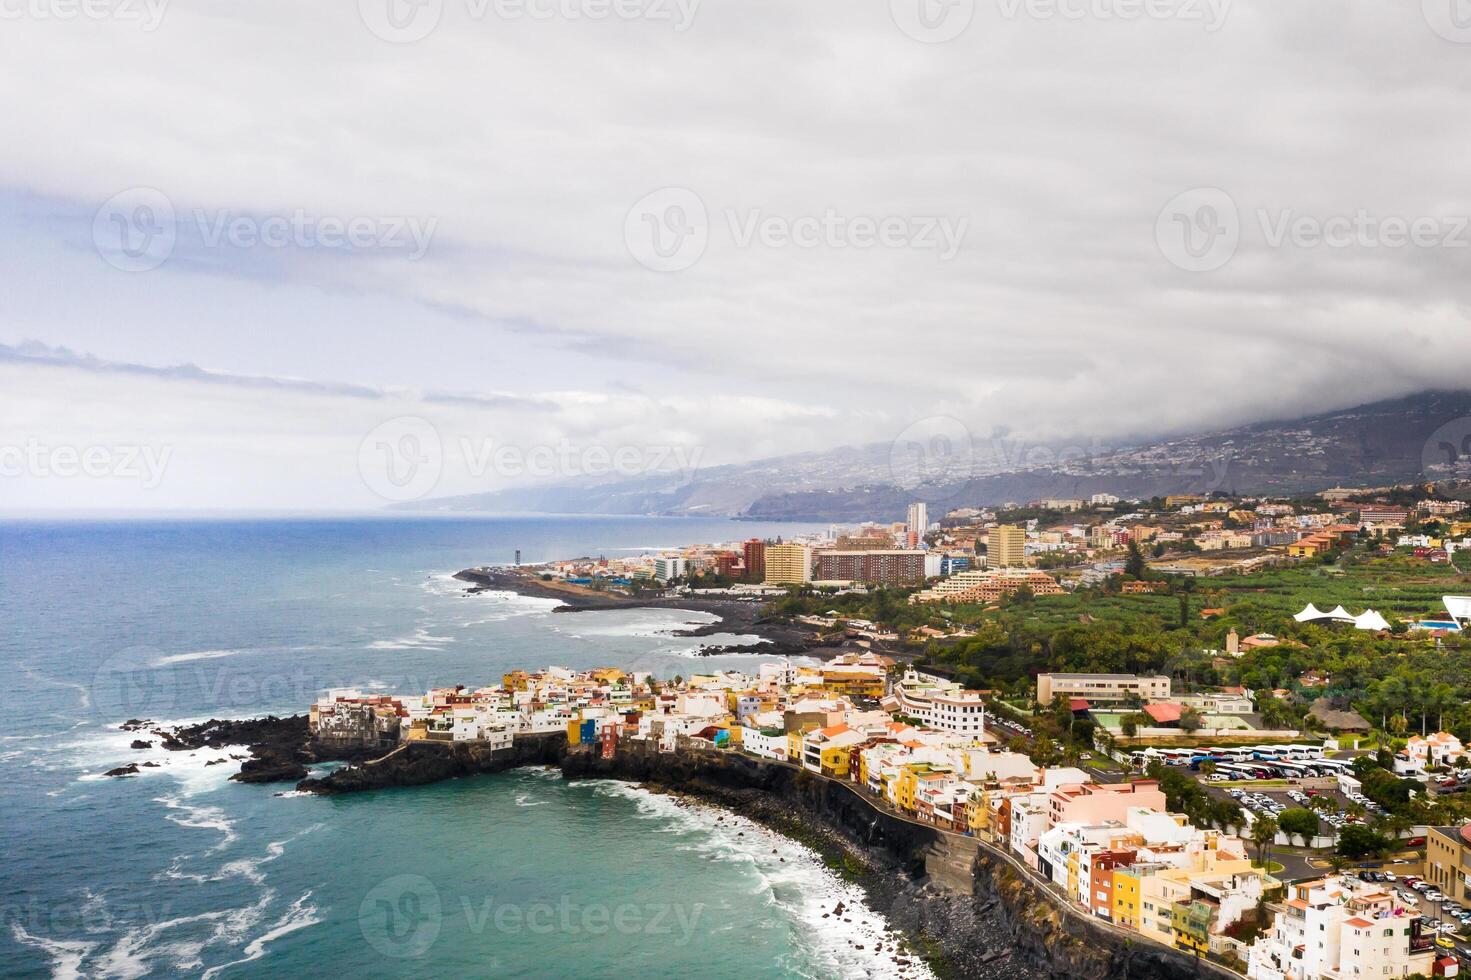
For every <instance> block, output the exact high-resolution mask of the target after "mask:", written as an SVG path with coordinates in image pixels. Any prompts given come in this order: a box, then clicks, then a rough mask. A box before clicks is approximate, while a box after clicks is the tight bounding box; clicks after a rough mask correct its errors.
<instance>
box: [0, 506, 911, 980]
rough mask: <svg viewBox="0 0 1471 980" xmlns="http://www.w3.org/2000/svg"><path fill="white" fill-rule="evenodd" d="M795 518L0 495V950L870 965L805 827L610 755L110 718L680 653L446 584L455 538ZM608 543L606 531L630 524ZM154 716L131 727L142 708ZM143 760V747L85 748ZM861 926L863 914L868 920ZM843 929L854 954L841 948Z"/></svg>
mask: <svg viewBox="0 0 1471 980" xmlns="http://www.w3.org/2000/svg"><path fill="white" fill-rule="evenodd" d="M792 530H793V525H781V526H777V527H763V526H761V525H751V524H745V523H739V524H738V523H730V522H723V521H679V520H637V519H630V520H610V519H591V518H589V519H571V518H565V519H564V518H558V519H549V518H539V519H533V518H525V519H496V520H491V519H483V520H482V519H444V520H434V519H430V520H425V519H408V520H335V521H305V520H286V521H281V520H277V521H212V522H138V523H126V522H119V523H67V524H58V523H6V524H0V622H3V623H4V624H5V629H4V633H3V641H0V642H3V645H4V646H3V651H0V670H3V672H4V682H5V688H4V689H5V690H6V692H7V693H6V711H5V712H4V716H3V721H0V806H3V809H4V813H5V821H4V823H3V825H0V826H3V828H4V829H3V831H0V832H3V834H4V844H5V851H6V861H5V864H4V866H3V868H0V901H3V907H4V914H5V923H4V928H3V930H0V972H3V975H5V976H48V975H49V976H110V977H141V976H159V977H163V976H207V977H216V976H218V977H245V976H266V975H270V976H278V975H282V974H295V973H298V972H306V971H309V970H322V969H328V970H332V971H334V972H336V971H343V972H349V973H350V974H351V975H357V976H372V977H378V976H403V977H430V976H436V977H437V976H444V975H447V974H450V973H452V972H454V973H459V974H462V975H473V976H507V977H544V976H607V975H610V974H614V973H618V974H623V975H635V976H637V975H646V976H685V975H694V974H699V975H702V976H715V977H723V976H730V977H735V976H748V977H749V976H777V975H790V974H796V975H806V976H814V977H818V976H820V977H829V976H853V975H875V976H879V975H891V971H894V970H897V968H896V967H893V966H892V964H891V963H890V961H889V959H888V957H887V956H878V955H876V954H874V953H873V952H872V950H873V948H874V945H875V939H876V937H877V936H878V934H879V931H880V930H881V928H882V923H881V921H880V920H879V919H878V918H877V917H876V916H874V915H873V914H872V913H871V912H868V911H866V910H860V911H858V912H857V913H856V914H853V915H852V916H851V917H852V918H853V921H852V922H851V923H841V924H839V923H836V922H834V921H832V920H826V919H823V917H822V913H823V912H824V911H828V910H830V909H831V907H832V905H834V904H835V903H836V902H837V901H838V900H839V899H840V898H841V899H843V900H845V901H846V902H848V904H850V905H852V904H853V903H854V901H855V900H856V899H858V898H859V896H858V895H857V894H856V890H855V889H854V888H853V886H851V885H847V884H844V883H842V882H841V881H839V880H838V879H836V878H834V877H833V876H832V875H831V874H830V873H829V872H827V871H826V870H825V869H823V868H822V866H821V864H820V863H819V862H818V861H817V860H816V859H815V858H814V857H813V856H812V855H811V854H810V853H808V852H806V851H805V850H804V849H802V848H801V847H799V846H797V845H794V844H792V843H790V842H787V841H785V840H783V839H780V838H777V837H775V836H774V835H772V834H770V833H769V832H767V831H765V830H764V829H762V828H760V827H758V826H756V825H754V824H751V823H750V822H748V821H744V820H742V819H740V818H738V817H734V816H730V815H725V814H721V813H718V812H716V811H713V810H708V809H700V808H687V807H678V806H676V805H675V804H674V803H673V802H672V801H670V800H667V799H665V798H661V797H655V796H653V795H651V794H648V793H646V792H644V791H641V790H638V789H636V788H634V787H629V786H625V785H621V784H617V783H611V782H602V781H598V782H588V783H574V784H566V783H563V782H562V781H561V780H560V779H558V778H556V777H555V775H554V774H552V773H547V772H538V771H523V772H516V773H508V774H502V775H499V776H494V777H481V778H475V779H467V780H460V781H455V782H452V783H447V784H441V785H437V786H431V787H423V788H420V789H414V790H399V791H389V792H383V793H375V794H364V795H360V796H352V797H345V798H331V799H324V798H317V797H312V796H307V795H303V794H296V793H295V792H293V791H291V790H290V787H289V786H285V785H283V786H241V785H238V784H232V783H229V782H228V781H227V776H228V774H229V773H230V772H231V771H233V768H234V767H233V766H231V765H216V766H210V765H207V763H208V762H209V761H210V760H211V759H215V758H219V757H222V756H224V755H226V754H227V753H225V752H219V751H209V750H206V751H203V752H200V753H167V752H164V751H163V750H161V749H157V748H154V749H150V750H146V751H141V752H140V751H134V750H132V749H130V748H129V742H130V741H131V740H132V739H133V738H134V737H135V736H134V735H131V734H129V733H124V732H121V731H120V730H119V729H118V728H117V725H118V723H120V722H121V721H123V720H125V719H126V718H128V717H134V716H145V715H146V716H149V717H152V718H154V719H156V720H159V721H163V722H180V721H187V720H195V719H202V718H206V717H210V716H221V717H245V716H249V715H256V714H262V713H266V712H289V711H300V710H302V709H303V708H304V706H305V703H306V701H307V700H308V699H309V698H310V697H311V696H312V695H313V694H315V693H316V692H317V691H319V690H321V689H323V688H325V687H328V686H343V685H356V686H360V687H366V688H370V689H376V690H404V691H416V690H422V689H423V688H424V687H427V686H429V685H431V684H438V683H458V682H467V681H468V682H476V681H482V680H484V681H493V680H495V679H496V678H498V677H499V675H500V673H501V672H502V671H503V670H505V669H507V668H509V667H514V666H528V665H530V666H535V665H544V664H546V663H561V664H565V665H568V666H590V665H594V664H602V663H619V664H625V665H632V666H638V667H641V668H644V669H651V670H654V671H656V672H657V673H659V674H660V675H662V676H671V675H673V674H675V673H689V672H690V671H691V669H692V668H695V667H706V666H739V667H745V668H747V669H750V668H752V666H753V665H754V664H755V663H757V662H759V661H758V660H756V659H755V658H752V657H749V656H740V655H735V656H730V657H722V658H714V659H713V660H705V659H701V660H694V659H692V658H691V657H690V656H689V653H690V650H691V649H692V648H693V647H694V646H695V645H696V644H697V643H700V642H704V643H712V642H739V640H740V638H739V637H734V636H728V637H713V638H701V639H699V640H692V639H688V638H679V637H673V636H669V635H668V631H669V630H671V629H675V628H678V627H679V626H681V625H684V624H688V623H692V622H700V621H704V620H705V619H706V617H702V616H700V615H698V614H682V613H674V612H669V611H651V610H637V611H616V612H600V613H578V614H574V615H568V614H553V613H551V612H550V607H551V606H552V605H553V603H551V602H547V601H544V600H536V599H527V598H520V597H513V596H508V595H505V594H496V593H488V594H483V595H479V596H465V595H464V594H463V587H462V586H461V585H460V584H459V583H455V582H453V581H452V580H449V579H448V578H447V576H448V574H449V573H452V572H453V571H455V570H457V569H459V568H462V567H465V566H467V565H471V564H480V563H485V562H496V561H508V560H510V558H511V555H512V552H513V549H515V548H518V547H519V548H521V549H522V550H523V552H524V555H525V558H526V560H528V561H535V560H540V559H543V558H549V557H558V556H565V555H569V554H581V553H597V552H600V551H601V552H605V553H608V554H610V555H611V554H615V553H618V550H619V549H636V548H639V547H644V546H651V547H659V546H668V545H674V544H680V543H684V542H688V541H697V540H720V539H735V538H740V537H746V536H749V535H751V534H763V533H786V534H790V533H791V532H792ZM625 553H626V551H625ZM145 737H146V736H145ZM150 760H152V761H158V762H159V763H160V766H159V767H158V768H153V769H144V770H143V773H144V774H143V775H141V776H138V777H134V778H127V779H108V778H105V777H102V776H101V775H100V773H102V772H103V771H105V770H106V769H108V768H110V767H112V766H114V765H118V764H120V763H123V762H127V761H140V762H141V761H150ZM865 940H867V941H865ZM854 944H862V945H864V946H866V947H867V951H863V952H860V951H857V950H855V949H854V948H853V945H854Z"/></svg>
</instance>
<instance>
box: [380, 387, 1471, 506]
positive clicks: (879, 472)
mask: <svg viewBox="0 0 1471 980" xmlns="http://www.w3.org/2000/svg"><path fill="white" fill-rule="evenodd" d="M952 448H954V447H952ZM942 462H943V465H942V466H939V467H934V466H932V467H931V469H935V470H937V471H939V472H937V473H936V474H935V475H926V473H925V472H924V466H923V463H924V461H923V460H921V461H919V463H917V464H911V463H910V462H909V461H906V460H905V459H904V458H903V453H900V452H898V451H897V450H896V447H895V446H891V445H887V444H875V445H868V446H858V447H843V448H840V449H835V450H832V451H830V452H824V453H807V454H802V455H796V456H784V457H778V458H775V459H767V460H759V461H756V462H752V463H742V464H734V465H729V466H718V467H711V468H709V469H704V470H699V471H697V472H696V473H695V474H694V475H693V476H692V477H690V478H686V477H685V476H684V475H681V474H670V475H652V476H643V477H638V478H634V479H623V480H614V481H605V482H602V483H580V484H561V485H557V486H544V487H529V488H521V489H515V490H502V491H497V492H494V493H485V494H471V495H467V496H460V497H446V498H439V499H435V500H427V501H417V502H415V503H414V504H411V505H406V506H408V507H410V508H411V509H415V510H449V511H468V510H476V511H500V512H509V511H543V512H559V513H597V514H670V515H729V516H738V517H752V518H765V519H785V520H816V521H827V520H833V521H854V520H867V519H873V520H901V519H903V516H904V511H905V507H906V506H907V505H908V503H909V502H910V501H913V500H924V501H926V502H928V503H929V504H930V505H931V513H932V514H936V515H938V514H939V513H942V512H943V511H944V510H945V509H948V508H951V507H960V506H979V505H995V504H1000V503H1003V502H1007V501H1019V502H1024V501H1028V500H1035V499H1039V498H1044V497H1087V496H1090V495H1092V494H1095V493H1112V494H1116V495H1118V496H1121V497H1150V496H1155V495H1161V494H1168V493H1199V492H1210V491H1215V490H1221V491H1226V492H1229V493H1295V492H1305V491H1314V490H1321V489H1324V488H1327V487H1331V486H1355V485H1366V484H1367V485H1384V484H1390V483H1404V482H1412V481H1415V480H1422V479H1444V478H1447V477H1450V476H1460V477H1462V478H1471V391H1457V392H1426V393H1422V394H1418V395H1413V396H1409V397H1406V398H1400V399H1395V400H1393V401H1384V402H1376V403H1374V404H1370V405H1362V406H1359V407H1357V408H1352V409H1346V410H1343V411H1337V412H1325V413H1322V414H1319V415H1313V416H1309V417H1307V418H1301V419H1292V420H1285V421H1274V422H1260V423H1256V424H1253V425H1248V426H1242V427H1239V428H1235V429H1230V430H1225V431H1220V432H1211V433H1203V434H1200V435H1195V436H1189V437H1183V438H1174V439H1168V440H1157V441H1147V442H1141V443H1139V444H1137V445H1133V446H1129V447H1127V448H1122V449H1095V450H1092V451H1082V450H1069V449H1068V448H1066V447H1065V446H1061V445H1053V446H1040V445H1022V444H1016V443H1008V442H1007V441H1006V440H1005V439H996V440H991V441H990V442H989V443H987V444H984V445H982V444H973V445H971V446H969V447H964V448H961V449H958V450H955V455H952V456H947V457H945V458H944V459H943V460H942Z"/></svg>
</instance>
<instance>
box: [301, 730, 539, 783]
mask: <svg viewBox="0 0 1471 980" xmlns="http://www.w3.org/2000/svg"><path fill="white" fill-rule="evenodd" d="M566 749H567V736H566V735H565V734H563V733H562V732H553V733H551V734H547V735H530V736H522V737H520V738H517V739H516V740H515V741H514V742H513V743H512V744H511V747H510V748H508V749H498V750H495V751H492V750H491V749H489V748H488V747H486V746H485V745H482V744H477V743H475V742H422V741H420V742H405V743H404V744H403V745H401V746H399V747H398V748H397V749H394V750H393V751H392V752H390V753H388V754H387V755H385V756H382V757H381V758H377V759H373V760H370V761H368V762H364V763H362V764H360V765H355V766H348V767H346V768H344V769H338V770H336V771H335V772H332V773H329V774H327V775H326V776H323V777H321V778H319V779H304V780H302V781H301V782H300V783H298V784H297V787H296V788H297V789H299V790H303V791H306V792H310V793H323V794H331V793H355V792H361V791H362V790H371V789H389V788H392V787H396V786H423V785H426V784H428V783H437V782H441V781H442V780H446V779H458V778H460V777H462V776H475V775H480V774H483V773H493V772H503V771H505V770H507V769H515V768H517V767H519V766H538V765H541V766H555V765H557V764H558V763H559V762H560V761H561V759H562V755H563V753H564V752H565V751H566Z"/></svg>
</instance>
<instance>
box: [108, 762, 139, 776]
mask: <svg viewBox="0 0 1471 980" xmlns="http://www.w3.org/2000/svg"><path fill="white" fill-rule="evenodd" d="M102 775H104V776H136V775H138V763H136V762H130V763H128V764H127V765H125V766H118V767H117V768H116V769H109V770H107V772H105V773H103V774H102Z"/></svg>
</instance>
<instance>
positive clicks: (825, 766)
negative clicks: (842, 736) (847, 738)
mask: <svg viewBox="0 0 1471 980" xmlns="http://www.w3.org/2000/svg"><path fill="white" fill-rule="evenodd" d="M820 754H821V757H822V762H821V765H822V773H823V775H825V776H832V777H834V778H835V779H847V778H848V762H849V760H851V759H852V757H853V753H852V750H851V749H850V748H849V747H848V746H846V745H829V746H825V747H824V748H823V749H822V750H821V753H820Z"/></svg>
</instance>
